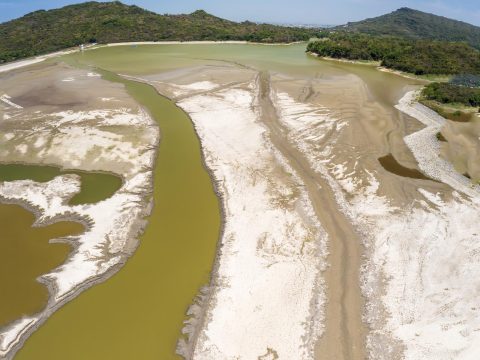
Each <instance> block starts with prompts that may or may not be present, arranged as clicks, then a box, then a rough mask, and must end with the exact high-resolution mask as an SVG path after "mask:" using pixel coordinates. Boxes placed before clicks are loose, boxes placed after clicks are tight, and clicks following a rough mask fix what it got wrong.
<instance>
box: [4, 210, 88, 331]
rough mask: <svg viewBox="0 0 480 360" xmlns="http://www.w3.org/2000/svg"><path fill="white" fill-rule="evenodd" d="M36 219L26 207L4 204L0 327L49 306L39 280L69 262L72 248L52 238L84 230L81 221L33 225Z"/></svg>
mask: <svg viewBox="0 0 480 360" xmlns="http://www.w3.org/2000/svg"><path fill="white" fill-rule="evenodd" d="M34 221H35V215H34V214H33V213H32V212H30V211H28V210H26V209H24V208H23V207H21V206H19V205H13V204H0V229H1V232H0V284H1V288H2V291H1V292H2V295H1V296H0V327H2V326H5V325H7V324H8V323H10V322H12V321H14V320H16V319H19V318H21V317H22V316H24V315H33V314H35V313H37V312H39V311H41V310H42V309H43V308H44V307H45V306H46V304H47V301H48V290H47V288H46V286H45V285H44V284H41V283H40V282H38V281H37V280H36V279H37V277H39V276H40V275H43V274H45V273H48V272H49V271H50V270H53V269H54V268H56V267H57V266H60V265H61V264H62V263H63V262H65V260H66V258H67V257H68V255H69V253H70V252H71V250H72V248H71V246H70V245H69V244H66V243H50V240H52V239H57V238H63V237H67V236H69V235H77V234H80V233H81V232H83V231H84V227H83V225H81V224H79V223H77V222H72V221H61V222H56V223H54V224H51V225H48V226H40V227H33V226H32V225H33V223H34Z"/></svg>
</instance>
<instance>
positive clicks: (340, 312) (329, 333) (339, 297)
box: [258, 72, 366, 360]
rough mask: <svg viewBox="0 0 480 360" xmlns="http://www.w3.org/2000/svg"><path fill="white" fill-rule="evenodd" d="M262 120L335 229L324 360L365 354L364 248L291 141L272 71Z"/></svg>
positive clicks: (265, 80) (263, 93) (262, 85)
mask: <svg viewBox="0 0 480 360" xmlns="http://www.w3.org/2000/svg"><path fill="white" fill-rule="evenodd" d="M258 84H259V92H260V94H259V103H260V108H261V112H262V117H261V120H262V122H263V123H264V124H265V125H266V126H267V128H268V129H269V130H270V137H271V140H272V143H273V144H274V145H275V146H276V147H277V148H278V150H279V151H280V152H281V153H282V154H283V156H285V157H286V159H287V160H288V162H289V164H290V166H292V168H293V169H294V170H295V171H296V172H297V173H298V175H299V176H300V177H301V178H302V180H303V182H304V184H305V186H306V189H307V191H308V193H309V196H310V199H311V201H312V203H313V205H314V209H315V213H316V215H317V217H318V219H319V221H320V222H321V224H322V225H323V227H324V228H325V230H326V231H327V232H328V234H329V252H330V255H329V264H330V267H329V268H328V269H327V270H326V271H325V274H324V277H325V281H326V284H327V299H328V304H327V307H326V322H325V326H326V328H325V333H324V335H323V336H322V338H321V339H320V341H319V343H318V344H317V346H316V356H315V357H316V359H319V360H324V359H325V360H337V359H338V360H358V359H365V357H366V354H365V332H366V330H365V327H364V324H363V323H362V311H363V303H364V302H363V298H362V295H361V290H360V285H359V269H360V264H361V254H362V248H361V243H360V240H359V239H358V237H357V235H356V233H355V231H354V229H353V228H352V226H351V224H350V222H349V221H348V220H347V219H346V217H345V215H344V214H342V213H341V212H340V211H339V210H338V208H337V203H336V201H335V198H334V194H333V192H332V191H331V189H330V187H329V185H328V184H327V182H326V181H325V179H323V177H322V176H320V175H318V174H317V173H316V172H315V171H314V170H313V169H312V168H311V166H310V164H309V163H308V160H307V159H306V158H305V156H304V155H303V154H302V153H301V152H300V151H299V150H297V149H296V148H295V146H293V145H292V144H290V143H289V142H288V141H286V138H287V133H288V130H287V129H286V128H285V127H284V126H283V125H282V124H281V123H280V121H279V119H278V116H277V112H276V109H275V106H274V105H273V102H272V100H271V97H270V91H271V90H270V89H271V88H270V75H269V74H268V73H267V72H261V73H260V74H259V76H258Z"/></svg>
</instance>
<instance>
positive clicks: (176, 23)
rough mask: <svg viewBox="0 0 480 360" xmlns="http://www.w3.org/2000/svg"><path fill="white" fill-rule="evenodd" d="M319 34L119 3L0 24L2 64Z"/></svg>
mask: <svg viewBox="0 0 480 360" xmlns="http://www.w3.org/2000/svg"><path fill="white" fill-rule="evenodd" d="M316 35H317V31H316V30H314V29H300V28H291V27H282V26H274V25H268V24H255V23H252V22H243V23H237V22H233V21H228V20H224V19H221V18H218V17H215V16H213V15H210V14H208V13H206V12H205V11H203V10H199V11H196V12H194V13H192V14H188V15H159V14H156V13H153V12H151V11H147V10H144V9H142V8H140V7H138V6H135V5H132V6H128V5H125V4H122V3H121V2H119V1H114V2H86V3H82V4H77V5H70V6H65V7H63V8H60V9H54V10H49V11H45V10H40V11H35V12H33V13H30V14H27V15H25V16H23V17H21V18H18V19H15V20H11V21H8V22H5V23H2V24H0V63H1V62H7V61H13V60H17V59H20V58H25V57H29V56H34V55H39V54H44V53H48V52H52V51H56V50H60V49H64V48H68V47H72V46H77V45H79V44H82V43H89V42H90V43H92V42H96V43H112V42H122V41H161V40H178V41H189V40H246V41H256V42H292V41H304V40H308V39H309V38H310V37H314V36H316Z"/></svg>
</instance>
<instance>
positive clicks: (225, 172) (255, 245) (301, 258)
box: [179, 73, 326, 359]
mask: <svg viewBox="0 0 480 360" xmlns="http://www.w3.org/2000/svg"><path fill="white" fill-rule="evenodd" d="M252 75H254V73H251V74H250V75H249V77H250V78H251V79H252V80H251V81H250V82H247V83H245V84H241V85H236V86H232V87H230V88H219V87H220V86H221V84H219V87H217V88H216V89H212V90H211V92H210V93H208V92H205V93H202V94H199V95H192V96H191V97H188V96H185V97H184V99H182V100H181V101H180V102H179V106H180V107H182V108H183V109H184V110H185V111H187V112H188V113H189V114H190V116H191V118H192V120H193V122H194V124H195V127H196V130H197V133H198V134H199V136H200V138H201V139H202V145H203V149H204V155H205V160H206V163H207V165H208V166H209V168H210V170H211V171H212V172H213V174H214V175H215V178H216V180H217V181H218V189H219V190H220V191H221V192H222V195H223V202H224V211H225V225H224V234H223V238H222V240H221V248H220V254H219V255H218V259H217V271H216V274H214V275H213V282H212V284H211V288H210V289H208V290H207V291H206V293H205V294H204V295H203V297H208V300H209V301H208V303H207V304H205V305H206V312H205V315H204V318H203V319H204V321H203V322H202V321H200V322H198V321H195V319H193V320H190V322H189V325H188V327H187V330H192V329H191V327H192V325H193V326H194V325H196V326H197V327H199V328H200V331H197V332H196V334H198V337H196V338H194V336H192V337H191V339H190V340H191V341H192V343H191V344H187V345H184V346H181V347H180V350H181V352H182V355H183V356H185V357H186V358H195V359H203V358H205V359H212V358H224V357H226V358H234V357H241V358H268V357H269V356H275V354H276V356H278V357H280V358H282V357H285V358H292V357H293V358H295V357H298V356H301V357H302V358H305V359H307V358H312V359H313V350H314V344H315V341H316V339H318V337H319V335H320V334H321V331H322V325H321V324H322V312H323V299H324V295H323V286H322V279H321V276H320V274H321V270H322V269H323V267H324V266H325V264H324V260H325V256H326V252H325V250H326V248H325V241H326V234H325V233H324V231H323V229H322V228H321V227H320V226H319V225H318V222H317V221H316V220H315V218H314V213H313V208H312V207H311V203H310V199H309V197H308V195H307V193H306V191H305V188H304V185H303V183H302V181H301V179H300V178H299V177H298V176H297V175H296V172H295V170H294V169H293V168H291V167H290V165H289V164H288V162H287V161H286V160H285V158H284V157H283V155H282V154H281V153H280V152H279V151H278V150H276V149H275V148H274V146H273V145H272V144H271V143H270V140H269V136H268V132H267V131H266V129H265V128H264V126H263V125H261V123H259V118H260V117H261V114H260V112H261V110H260V107H259V103H258V98H257V97H256V96H255V94H256V93H257V92H258V87H257V86H256V85H255V82H254V80H253V76H252ZM193 91H195V89H193V88H192V92H193ZM322 259H323V260H322ZM238 314H244V316H242V318H239V317H238ZM192 321H193V322H192ZM227 324H228V326H227ZM197 330H198V329H197ZM194 335H195V334H194ZM299 354H300V355H299Z"/></svg>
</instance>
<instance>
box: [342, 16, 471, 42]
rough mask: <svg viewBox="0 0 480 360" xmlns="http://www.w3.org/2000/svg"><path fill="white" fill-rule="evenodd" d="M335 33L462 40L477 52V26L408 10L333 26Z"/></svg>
mask: <svg viewBox="0 0 480 360" xmlns="http://www.w3.org/2000/svg"><path fill="white" fill-rule="evenodd" d="M336 30H341V31H352V32H360V33H365V34H370V35H389V36H396V37H403V38H409V39H432V40H440V41H463V42H466V43H468V44H470V45H471V46H473V47H475V48H477V49H480V27H478V26H474V25H471V24H467V23H465V22H462V21H457V20H452V19H448V18H446V17H443V16H437V15H433V14H428V13H425V12H422V11H418V10H413V9H409V8H401V9H398V10H397V11H394V12H392V13H390V14H386V15H382V16H379V17H376V18H371V19H366V20H363V21H359V22H354V23H348V24H347V25H343V26H339V27H337V28H336Z"/></svg>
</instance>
